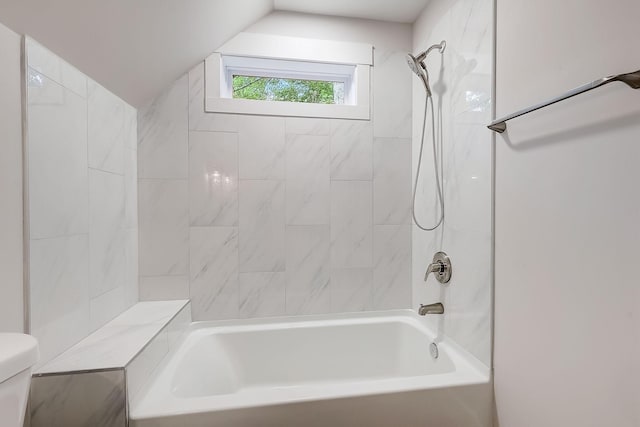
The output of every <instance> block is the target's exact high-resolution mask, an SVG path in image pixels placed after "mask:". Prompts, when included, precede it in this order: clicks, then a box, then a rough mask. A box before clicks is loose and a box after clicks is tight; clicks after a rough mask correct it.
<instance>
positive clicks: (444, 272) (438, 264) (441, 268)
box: [424, 252, 451, 283]
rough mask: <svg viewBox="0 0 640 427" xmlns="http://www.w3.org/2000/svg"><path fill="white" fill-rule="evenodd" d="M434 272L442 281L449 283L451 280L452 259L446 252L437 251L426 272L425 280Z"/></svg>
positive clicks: (439, 280) (437, 278) (438, 279)
mask: <svg viewBox="0 0 640 427" xmlns="http://www.w3.org/2000/svg"><path fill="white" fill-rule="evenodd" d="M431 273H434V276H436V280H437V281H438V282H440V283H448V282H449V280H451V260H450V259H449V257H448V256H447V254H445V253H444V252H436V254H435V255H434V256H433V261H431V264H429V266H428V267H427V271H426V272H425V274H424V281H425V282H426V281H427V278H428V277H429V274H431Z"/></svg>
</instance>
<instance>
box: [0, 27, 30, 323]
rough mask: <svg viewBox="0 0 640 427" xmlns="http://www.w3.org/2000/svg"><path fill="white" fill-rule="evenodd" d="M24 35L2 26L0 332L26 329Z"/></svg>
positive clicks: (0, 73)
mask: <svg viewBox="0 0 640 427" xmlns="http://www.w3.org/2000/svg"><path fill="white" fill-rule="evenodd" d="M21 98H22V95H21V93H20V36H18V35H17V34H15V33H14V32H12V31H11V30H9V29H8V28H6V27H4V26H3V25H0V150H2V151H1V154H0V332H6V331H11V332H22V331H23V329H24V325H23V314H22V312H23V307H22V111H21V105H22V101H21Z"/></svg>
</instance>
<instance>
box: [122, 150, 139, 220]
mask: <svg viewBox="0 0 640 427" xmlns="http://www.w3.org/2000/svg"><path fill="white" fill-rule="evenodd" d="M124 154H125V163H124V227H126V228H137V227H138V161H137V152H136V151H135V150H131V149H129V148H126V149H125V150H124Z"/></svg>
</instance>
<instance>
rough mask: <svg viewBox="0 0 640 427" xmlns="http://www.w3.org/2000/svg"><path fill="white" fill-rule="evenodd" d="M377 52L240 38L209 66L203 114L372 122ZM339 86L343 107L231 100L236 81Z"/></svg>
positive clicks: (296, 40) (259, 36)
mask: <svg viewBox="0 0 640 427" xmlns="http://www.w3.org/2000/svg"><path fill="white" fill-rule="evenodd" d="M372 63H373V46H371V45H366V44H362V43H346V42H336V41H327V40H312V39H301V38H296V37H283V36H273V35H266V34H252V33H240V34H238V36H236V37H235V38H234V39H232V40H231V41H230V42H228V43H227V44H225V45H224V46H222V47H221V48H220V49H219V51H218V52H215V53H214V54H212V55H211V56H209V57H208V58H207V59H206V61H205V111H206V112H212V113H234V114H255V115H270V116H292V117H321V118H346V119H357V120H369V119H370V116H371V115H370V99H371V85H370V67H371V65H372ZM234 74H242V75H252V76H254V75H255V76H262V77H281V78H289V79H305V80H324V81H341V82H344V83H345V103H344V104H312V103H300V102H286V101H263V100H253V99H240V98H233V96H232V94H233V75H234Z"/></svg>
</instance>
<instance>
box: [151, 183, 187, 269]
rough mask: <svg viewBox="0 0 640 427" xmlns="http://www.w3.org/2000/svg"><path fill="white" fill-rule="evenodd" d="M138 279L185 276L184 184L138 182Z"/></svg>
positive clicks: (185, 195)
mask: <svg viewBox="0 0 640 427" xmlns="http://www.w3.org/2000/svg"><path fill="white" fill-rule="evenodd" d="M138 197H139V199H140V211H139V215H140V225H139V230H140V234H139V236H140V241H139V245H140V259H139V262H140V275H141V276H166V275H184V274H187V271H188V265H189V262H188V258H189V209H188V200H187V181H186V180H166V181H165V180H140V181H139V188H138Z"/></svg>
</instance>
